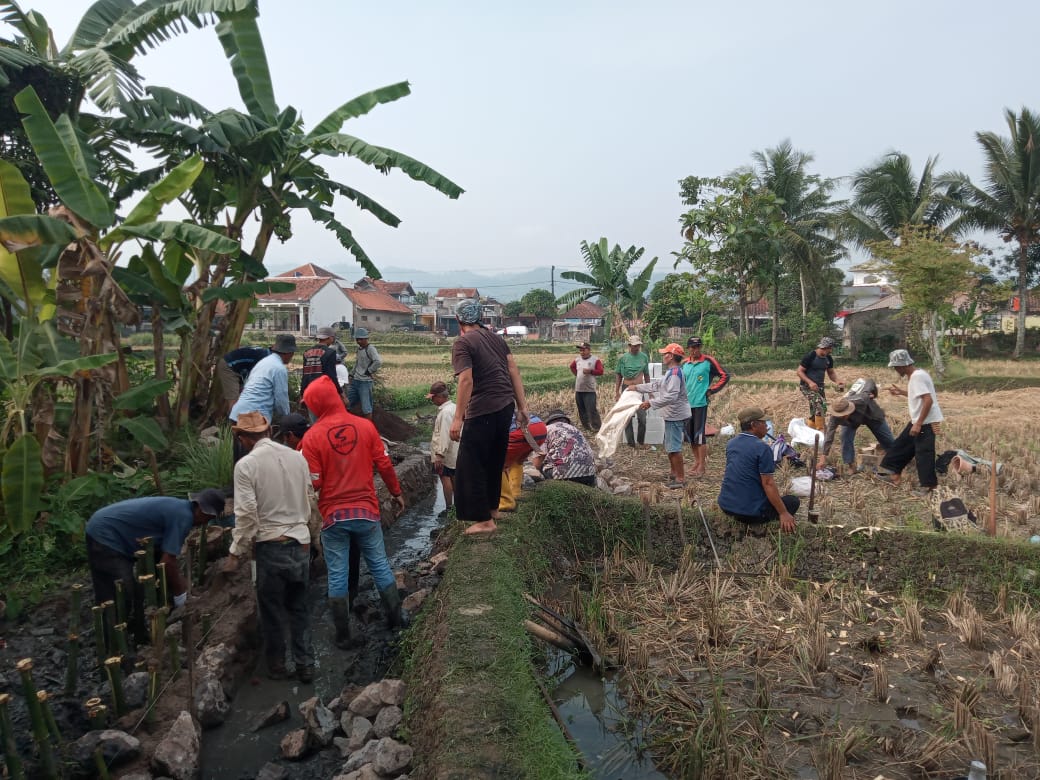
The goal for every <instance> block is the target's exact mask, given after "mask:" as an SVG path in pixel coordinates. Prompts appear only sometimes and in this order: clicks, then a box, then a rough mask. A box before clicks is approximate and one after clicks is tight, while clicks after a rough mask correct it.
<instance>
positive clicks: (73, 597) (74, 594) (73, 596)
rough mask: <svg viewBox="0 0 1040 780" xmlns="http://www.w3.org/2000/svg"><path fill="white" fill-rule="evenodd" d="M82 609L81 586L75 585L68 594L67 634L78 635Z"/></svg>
mask: <svg viewBox="0 0 1040 780" xmlns="http://www.w3.org/2000/svg"><path fill="white" fill-rule="evenodd" d="M82 609H83V586H82V585H81V584H80V583H78V582H77V583H76V584H74V585H72V586H71V592H70V594H69V633H70V634H79V629H80V618H81V617H82Z"/></svg>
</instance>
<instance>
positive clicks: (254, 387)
mask: <svg viewBox="0 0 1040 780" xmlns="http://www.w3.org/2000/svg"><path fill="white" fill-rule="evenodd" d="M271 352H272V354H270V355H268V356H267V357H265V358H264V359H263V360H261V361H260V362H259V363H257V364H256V365H255V366H253V370H252V371H250V372H249V379H247V380H246V386H245V387H243V388H242V395H241V396H239V398H238V401H236V402H235V405H234V406H232V407H231V412H230V413H229V414H228V417H229V418H230V419H231V422H238V415H240V414H241V413H242V412H260V414H262V415H263V416H264V417H265V418H266V419H268V420H274V419H276V418H277V417H280V416H281V415H283V414H289V370H288V369H287V368H286V366H287V365H289V364H290V363H291V362H292V359H293V355H295V354H296V337H295V336H293V335H292V334H291V333H280V334H279V335H278V337H277V338H276V339H275V340H274V346H273V347H271Z"/></svg>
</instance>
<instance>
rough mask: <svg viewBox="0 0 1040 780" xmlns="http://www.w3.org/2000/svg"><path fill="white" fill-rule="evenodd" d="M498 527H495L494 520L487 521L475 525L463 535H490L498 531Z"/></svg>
mask: <svg viewBox="0 0 1040 780" xmlns="http://www.w3.org/2000/svg"><path fill="white" fill-rule="evenodd" d="M497 530H498V526H497V525H495V521H494V520H485V521H484V522H483V523H474V524H473V525H471V526H470V527H469V528H467V529H466V530H465V531H463V532H462V533H464V534H489V533H491V532H492V531H497Z"/></svg>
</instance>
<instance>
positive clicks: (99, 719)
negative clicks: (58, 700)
mask: <svg viewBox="0 0 1040 780" xmlns="http://www.w3.org/2000/svg"><path fill="white" fill-rule="evenodd" d="M84 706H85V707H86V709H87V722H88V723H89V724H90V730H91V731H98V730H101V729H104V728H107V727H108V707H106V706H105V705H104V704H102V703H101V699H100V698H99V697H97V696H95V697H93V698H91V699H87V700H86V702H84Z"/></svg>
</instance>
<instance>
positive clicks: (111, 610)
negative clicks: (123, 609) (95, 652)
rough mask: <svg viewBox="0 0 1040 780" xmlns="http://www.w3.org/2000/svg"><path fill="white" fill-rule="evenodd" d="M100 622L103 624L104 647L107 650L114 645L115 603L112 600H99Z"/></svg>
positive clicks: (110, 649)
mask: <svg viewBox="0 0 1040 780" xmlns="http://www.w3.org/2000/svg"><path fill="white" fill-rule="evenodd" d="M101 622H102V623H103V624H104V626H105V647H107V648H108V650H109V652H111V651H112V648H114V647H115V646H116V635H115V625H116V603H115V602H114V601H112V600H109V601H102V602H101Z"/></svg>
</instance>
